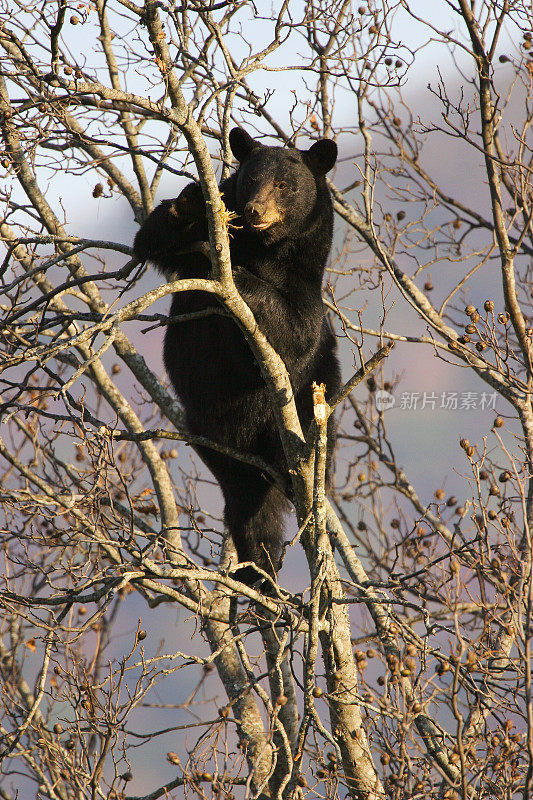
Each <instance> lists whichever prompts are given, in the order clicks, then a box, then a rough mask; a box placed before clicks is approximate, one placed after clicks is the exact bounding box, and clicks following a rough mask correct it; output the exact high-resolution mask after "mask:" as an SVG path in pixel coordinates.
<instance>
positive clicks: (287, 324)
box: [134, 128, 340, 583]
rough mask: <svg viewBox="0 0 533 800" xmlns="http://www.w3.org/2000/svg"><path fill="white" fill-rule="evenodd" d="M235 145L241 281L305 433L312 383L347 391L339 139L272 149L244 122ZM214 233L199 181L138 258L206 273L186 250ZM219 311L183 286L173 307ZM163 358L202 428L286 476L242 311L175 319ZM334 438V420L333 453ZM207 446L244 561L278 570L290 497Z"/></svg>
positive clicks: (153, 230)
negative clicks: (332, 191) (340, 294)
mask: <svg viewBox="0 0 533 800" xmlns="http://www.w3.org/2000/svg"><path fill="white" fill-rule="evenodd" d="M230 145H231V149H232V152H233V155H234V156H235V158H236V159H237V160H238V162H239V167H238V169H237V170H236V172H234V173H233V174H232V175H231V176H230V177H229V178H228V179H227V180H225V181H223V182H222V184H221V185H220V191H221V193H222V196H223V200H224V203H225V205H226V208H227V209H228V210H230V211H233V212H235V214H237V215H238V217H237V218H235V219H233V220H232V224H233V227H232V228H231V237H230V247H231V260H232V265H233V267H232V268H233V274H234V280H235V283H236V286H237V288H238V290H239V292H240V294H241V295H242V297H243V299H244V300H245V301H246V303H247V304H248V305H249V307H250V308H251V310H252V312H253V314H254V316H255V319H256V321H257V323H258V325H259V327H260V329H261V330H262V332H263V333H264V334H265V335H266V337H267V338H268V340H269V342H270V344H271V345H272V347H273V348H274V349H275V350H276V351H277V353H278V354H279V355H280V356H281V358H282V359H283V361H284V363H285V366H286V367H287V370H288V372H289V375H290V378H291V384H292V388H293V392H294V396H295V399H296V406H297V409H298V413H299V415H300V420H301V423H302V427H303V430H304V431H306V430H307V428H308V426H309V424H310V422H311V420H312V415H313V408H312V390H311V386H312V383H313V381H316V382H317V383H325V385H326V396H327V397H328V396H329V397H331V396H332V395H333V394H334V393H335V392H336V391H337V389H338V388H339V387H340V372H339V363H338V360H337V356H336V342H335V337H334V335H333V333H332V332H331V330H330V327H329V325H328V322H327V320H326V317H325V311H324V305H323V302H322V278H323V275H324V269H325V266H326V261H327V258H328V255H329V251H330V247H331V238H332V233H333V209H332V204H331V198H330V195H329V190H328V188H327V184H326V179H325V175H326V173H327V172H328V171H329V170H330V169H331V168H332V167H333V165H334V164H335V161H336V158H337V146H336V144H335V142H333V141H332V140H330V139H321V140H319V141H317V142H315V143H314V144H313V145H312V146H311V147H310V148H309V150H297V149H294V148H291V149H289V148H281V147H267V146H264V145H262V144H260V143H259V142H257V141H255V140H254V139H253V138H252V137H251V136H250V135H249V134H248V133H246V132H245V131H243V130H242V129H241V128H234V129H233V130H232V131H231V133H230ZM208 238H209V237H208V232H207V222H206V217H205V205H204V200H203V197H202V192H201V189H200V187H199V185H198V184H196V183H192V184H189V185H188V186H187V187H185V189H184V190H183V191H182V192H181V194H180V195H179V197H178V198H177V199H175V200H165V201H163V202H162V203H161V204H160V205H159V206H158V207H157V208H156V209H155V210H154V211H153V212H152V213H151V214H150V216H149V217H148V219H147V220H146V222H145V223H144V225H143V226H142V227H141V229H140V230H139V231H138V233H137V235H136V237H135V243H134V253H135V256H136V257H137V258H138V259H139V260H142V261H145V260H149V261H151V262H153V263H154V264H155V265H156V266H157V267H158V268H159V270H160V271H161V272H162V273H163V274H164V275H165V276H167V277H168V278H170V277H173V278H176V277H179V278H192V277H199V278H204V277H208V276H209V274H210V269H211V266H210V262H209V260H208V258H207V257H206V255H205V252H204V253H202V252H191V253H188V254H183V253H181V254H180V252H179V251H183V250H184V249H186V248H187V246H188V245H190V244H193V243H195V242H203V241H207V240H208ZM213 306H218V302H217V300H216V299H214V298H213V296H212V295H210V294H208V293H205V292H200V291H194V292H180V293H176V294H175V295H174V296H173V299H172V306H171V309H170V314H171V316H175V315H180V314H188V313H190V312H195V311H202V310H205V309H209V308H213ZM218 307H219V306H218ZM164 362H165V367H166V370H167V373H168V375H169V377H170V380H171V381H172V384H173V386H174V389H175V391H176V394H177V396H178V398H179V399H180V401H181V403H182V404H183V407H184V409H185V414H186V419H187V424H188V427H189V429H190V431H191V432H192V433H194V434H197V435H202V436H206V437H208V438H209V439H211V440H212V441H216V442H217V443H220V444H222V445H226V446H228V447H231V448H233V449H237V450H239V451H241V452H242V453H249V454H254V455H257V456H260V457H261V458H262V459H263V460H265V461H267V462H268V463H270V464H272V465H273V466H274V467H276V468H277V469H278V470H279V471H280V472H282V473H283V474H286V473H287V465H286V463H285V458H284V454H283V449H282V445H281V440H280V437H279V434H278V430H277V427H276V422H275V419H274V415H273V412H272V407H271V403H270V396H269V394H268V391H267V388H266V386H265V383H264V380H263V378H262V376H261V372H260V370H259V367H258V365H257V363H256V362H255V360H254V357H253V355H252V352H251V350H250V348H249V346H248V344H247V342H246V340H245V339H244V336H243V334H242V332H241V331H240V329H239V328H238V326H237V325H236V323H235V322H234V321H233V320H232V319H231V318H229V317H224V316H221V315H219V314H216V313H214V314H210V315H206V316H205V317H203V318H197V319H193V320H189V321H185V322H177V323H174V324H171V325H169V326H168V327H167V330H166V335H165V345H164ZM333 439H334V424H333V420H332V421H331V424H330V453H331V447H332V445H333ZM198 452H199V453H200V455H201V457H202V459H203V461H204V462H205V463H206V464H207V466H208V467H209V469H210V470H211V472H212V473H213V475H214V476H215V477H216V479H217V481H218V482H219V484H220V487H221V489H222V493H223V496H224V501H225V509H224V521H225V524H226V526H227V528H228V530H229V532H230V534H231V536H232V538H233V542H234V544H235V547H236V549H237V555H238V557H239V561H240V562H243V561H252V562H255V564H257V565H258V566H259V567H261V568H262V569H263V570H265V571H266V572H268V573H269V574H271V575H273V574H274V573H275V571H276V569H277V568H278V566H279V558H280V553H281V543H282V540H283V517H284V512H285V511H286V500H285V497H284V495H283V494H282V493H281V492H280V491H279V489H278V488H276V487H275V486H273V485H272V484H271V483H270V482H269V481H268V479H267V478H266V477H265V475H264V474H263V473H262V472H261V471H260V470H258V469H256V468H255V467H253V466H250V465H248V464H245V463H243V462H241V461H237V460H235V459H233V458H231V457H229V456H226V455H223V454H221V453H219V452H216V451H215V450H212V449H209V448H199V449H198ZM237 577H238V578H239V579H241V580H244V581H245V582H247V583H253V582H254V580H256V579H257V578H258V574H257V573H256V572H255V571H254V570H253V568H252V567H245V568H242V569H240V570H239V571H238V573H237Z"/></svg>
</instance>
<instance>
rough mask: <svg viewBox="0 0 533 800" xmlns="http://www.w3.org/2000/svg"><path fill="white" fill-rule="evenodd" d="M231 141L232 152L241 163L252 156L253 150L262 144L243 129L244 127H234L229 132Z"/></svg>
mask: <svg viewBox="0 0 533 800" xmlns="http://www.w3.org/2000/svg"><path fill="white" fill-rule="evenodd" d="M229 143H230V146H231V152H232V153H233V155H234V156H235V158H236V159H237V161H238V162H239V163H241V164H242V162H243V161H246V159H247V158H249V157H250V153H251V152H252V150H255V149H256V147H261V145H260V144H259V143H258V142H256V141H255V140H254V139H252V137H251V136H250V134H249V133H246V131H243V129H242V128H233V129H232V130H231V131H230V132H229Z"/></svg>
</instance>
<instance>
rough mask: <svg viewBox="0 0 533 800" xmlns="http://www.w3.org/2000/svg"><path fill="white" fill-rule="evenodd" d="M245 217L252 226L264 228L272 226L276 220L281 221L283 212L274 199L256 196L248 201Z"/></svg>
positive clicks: (256, 228)
mask: <svg viewBox="0 0 533 800" xmlns="http://www.w3.org/2000/svg"><path fill="white" fill-rule="evenodd" d="M244 219H245V220H246V223H247V224H248V225H249V226H250V227H251V228H254V229H255V230H264V229H265V228H270V226H271V225H274V223H275V222H280V220H281V214H280V212H279V209H278V208H277V207H276V204H275V202H273V200H272V199H270V198H268V197H266V198H265V199H262V198H260V197H255V198H254V199H253V200H249V201H248V202H247V203H246V205H245V207H244Z"/></svg>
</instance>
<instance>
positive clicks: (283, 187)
mask: <svg viewBox="0 0 533 800" xmlns="http://www.w3.org/2000/svg"><path fill="white" fill-rule="evenodd" d="M276 186H277V188H278V189H280V190H281V191H282V192H286V191H287V189H288V188H289V187H288V185H287V184H286V183H285V181H280V182H279V183H276Z"/></svg>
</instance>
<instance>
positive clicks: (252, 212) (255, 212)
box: [244, 200, 266, 224]
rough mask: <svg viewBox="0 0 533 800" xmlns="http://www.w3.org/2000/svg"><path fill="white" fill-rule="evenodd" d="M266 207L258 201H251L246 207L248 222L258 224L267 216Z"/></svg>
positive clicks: (245, 214)
mask: <svg viewBox="0 0 533 800" xmlns="http://www.w3.org/2000/svg"><path fill="white" fill-rule="evenodd" d="M265 210H266V206H265V204H264V203H260V202H259V201H257V200H250V201H249V202H248V203H246V206H245V207H244V216H245V218H246V221H247V222H249V223H251V224H253V223H254V222H258V221H259V220H260V219H261V218H262V217H263V216H264V214H265Z"/></svg>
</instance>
